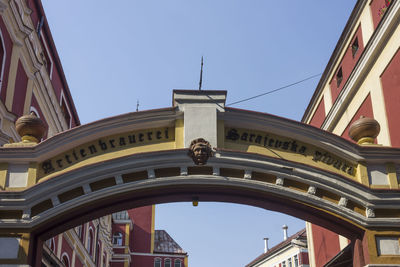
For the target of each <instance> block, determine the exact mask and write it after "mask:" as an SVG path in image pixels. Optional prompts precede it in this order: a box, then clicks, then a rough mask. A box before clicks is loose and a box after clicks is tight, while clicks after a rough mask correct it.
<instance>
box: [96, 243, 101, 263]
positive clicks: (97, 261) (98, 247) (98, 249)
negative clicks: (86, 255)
mask: <svg viewBox="0 0 400 267" xmlns="http://www.w3.org/2000/svg"><path fill="white" fill-rule="evenodd" d="M95 263H96V265H97V266H100V263H101V261H100V242H97V246H96V258H95Z"/></svg>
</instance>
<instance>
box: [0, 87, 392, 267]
mask: <svg viewBox="0 0 400 267" xmlns="http://www.w3.org/2000/svg"><path fill="white" fill-rule="evenodd" d="M225 95H226V92H223V91H222V92H221V91H175V92H174V103H175V104H174V107H173V108H167V109H161V110H152V111H146V112H137V113H130V114H125V115H121V116H117V117H113V118H108V119H104V120H101V121H98V122H95V123H91V124H87V125H83V126H81V127H77V128H75V129H72V130H70V131H68V132H65V133H62V134H60V135H57V136H55V137H53V138H50V139H48V140H46V141H44V142H42V143H39V144H36V143H35V142H34V141H35V140H34V139H32V138H26V137H25V138H24V137H23V140H25V142H23V143H19V144H11V145H8V146H5V147H3V148H1V149H0V158H1V162H2V163H1V165H0V166H1V167H2V168H1V169H2V172H1V173H0V181H1V184H0V186H2V187H3V191H2V192H0V197H1V199H2V200H1V203H2V206H1V211H0V242H7V243H8V244H13V246H11V248H10V252H12V254H11V255H12V256H13V257H12V258H4V257H3V258H2V257H1V255H0V263H1V264H3V263H4V264H14V265H20V264H30V265H34V264H35V262H36V261H37V258H38V257H36V255H37V253H40V248H41V246H40V242H42V241H41V240H43V239H45V238H47V237H49V236H50V235H52V234H55V233H59V232H62V231H64V230H66V229H68V228H70V227H71V226H74V225H77V224H78V223H79V222H82V221H84V220H87V219H89V218H90V217H91V216H100V215H104V214H107V213H110V212H113V211H117V210H121V209H124V208H127V207H130V208H132V207H137V206H143V205H148V204H155V203H163V202H171V201H191V200H192V198H193V197H196V198H199V199H200V201H225V202H234V203H243V204H248V205H253V206H258V207H262V208H266V209H270V210H275V211H280V212H283V213H286V214H290V215H293V216H296V217H299V218H302V219H305V220H307V221H310V222H313V223H316V224H319V225H321V226H324V227H326V228H328V229H331V230H334V231H335V232H338V233H340V234H342V235H344V236H346V237H348V238H349V239H351V240H353V241H354V243H355V244H356V247H355V256H354V257H355V262H357V263H356V264H357V266H364V265H366V264H375V265H379V264H400V255H395V254H391V253H392V250H391V247H393V246H396V244H397V246H399V237H400V208H399V207H400V205H399V204H400V195H399V182H398V177H397V174H396V168H397V166H399V165H400V157H399V156H400V150H399V149H394V148H388V147H380V146H376V145H372V146H358V145H355V144H352V143H350V142H348V141H345V140H343V139H342V138H340V137H337V136H335V135H333V134H330V133H327V132H324V131H321V130H319V129H316V128H314V127H311V126H308V125H304V124H301V123H298V122H294V121H291V120H287V119H283V118H279V117H275V116H271V115H268V114H260V113H255V112H251V111H243V110H237V109H231V108H225V107H224V103H225ZM199 137H201V138H204V139H205V140H207V141H209V142H210V144H211V146H212V147H213V149H214V151H213V156H212V157H210V158H209V159H208V161H207V163H206V164H205V165H196V164H195V162H193V161H192V159H191V158H190V157H189V156H188V146H189V144H190V142H191V141H192V140H193V139H196V138H199ZM39 139H40V138H39ZM396 242H397V243H396ZM7 257H10V255H7Z"/></svg>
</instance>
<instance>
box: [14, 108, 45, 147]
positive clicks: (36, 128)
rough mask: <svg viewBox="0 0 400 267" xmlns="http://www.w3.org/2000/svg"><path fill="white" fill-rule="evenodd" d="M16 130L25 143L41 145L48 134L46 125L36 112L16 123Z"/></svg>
mask: <svg viewBox="0 0 400 267" xmlns="http://www.w3.org/2000/svg"><path fill="white" fill-rule="evenodd" d="M15 128H16V129H17V132H18V134H19V135H20V136H21V139H22V142H23V143H32V142H33V143H39V142H40V140H41V139H42V138H43V136H44V133H45V132H46V125H45V124H44V123H43V121H42V120H41V119H39V118H38V117H37V116H36V114H35V113H34V112H31V114H29V115H24V116H22V117H20V118H19V119H18V120H17V121H16V122H15Z"/></svg>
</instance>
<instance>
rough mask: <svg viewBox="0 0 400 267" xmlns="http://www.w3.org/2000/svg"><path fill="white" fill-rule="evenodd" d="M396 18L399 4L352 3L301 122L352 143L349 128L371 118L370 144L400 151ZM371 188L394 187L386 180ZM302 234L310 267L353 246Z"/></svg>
mask: <svg viewBox="0 0 400 267" xmlns="http://www.w3.org/2000/svg"><path fill="white" fill-rule="evenodd" d="M399 14H400V12H399V3H398V1H390V0H369V1H362V0H359V1H357V3H356V6H355V8H354V10H353V12H352V14H351V16H350V18H349V21H348V22H347V24H346V27H345V29H344V31H343V33H342V36H341V37H340V39H339V42H338V44H337V46H336V48H335V50H334V52H333V54H332V56H331V59H330V61H329V63H328V65H327V67H326V69H325V71H324V73H323V75H322V78H321V80H320V82H319V84H318V87H317V89H316V91H315V93H314V95H313V97H312V99H311V102H310V104H309V106H308V108H307V110H306V112H305V114H304V116H303V119H302V121H303V122H305V123H309V124H311V125H313V126H315V127H318V128H322V129H324V130H327V131H330V132H333V133H335V134H337V135H340V136H342V137H343V138H345V139H347V140H350V141H352V142H354V141H353V140H351V138H350V137H349V128H350V125H352V124H353V123H354V122H355V121H356V120H358V119H359V118H360V116H365V117H369V118H374V119H375V120H377V121H378V122H379V124H380V127H381V132H380V134H379V135H378V137H377V139H376V140H375V143H377V144H380V145H383V146H394V147H400V124H399V123H398V118H397V117H398V115H397V114H398V112H399V103H400V78H399V77H400V52H399V50H400V27H399V25H398V21H399ZM382 173H386V171H385V170H383V171H382ZM369 179H370V180H371V179H372V178H371V177H369ZM370 187H371V189H398V188H399V185H398V183H393V182H391V181H390V179H389V178H388V181H383V182H380V184H377V185H371V186H370ZM307 231H308V237H309V247H310V250H311V251H310V257H311V259H310V261H311V266H324V265H326V266H330V264H333V262H334V259H335V257H336V258H338V255H339V254H340V253H342V254H343V250H344V249H345V248H346V247H347V246H349V244H350V247H354V244H352V242H351V240H347V239H346V238H345V237H342V236H340V235H338V234H336V233H334V232H331V231H328V230H326V229H324V228H322V227H319V226H317V225H314V224H308V225H307Z"/></svg>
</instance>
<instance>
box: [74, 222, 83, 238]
mask: <svg viewBox="0 0 400 267" xmlns="http://www.w3.org/2000/svg"><path fill="white" fill-rule="evenodd" d="M75 232H76V234H77V235H78V237H79V239H82V225H78V226H77V227H75Z"/></svg>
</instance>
